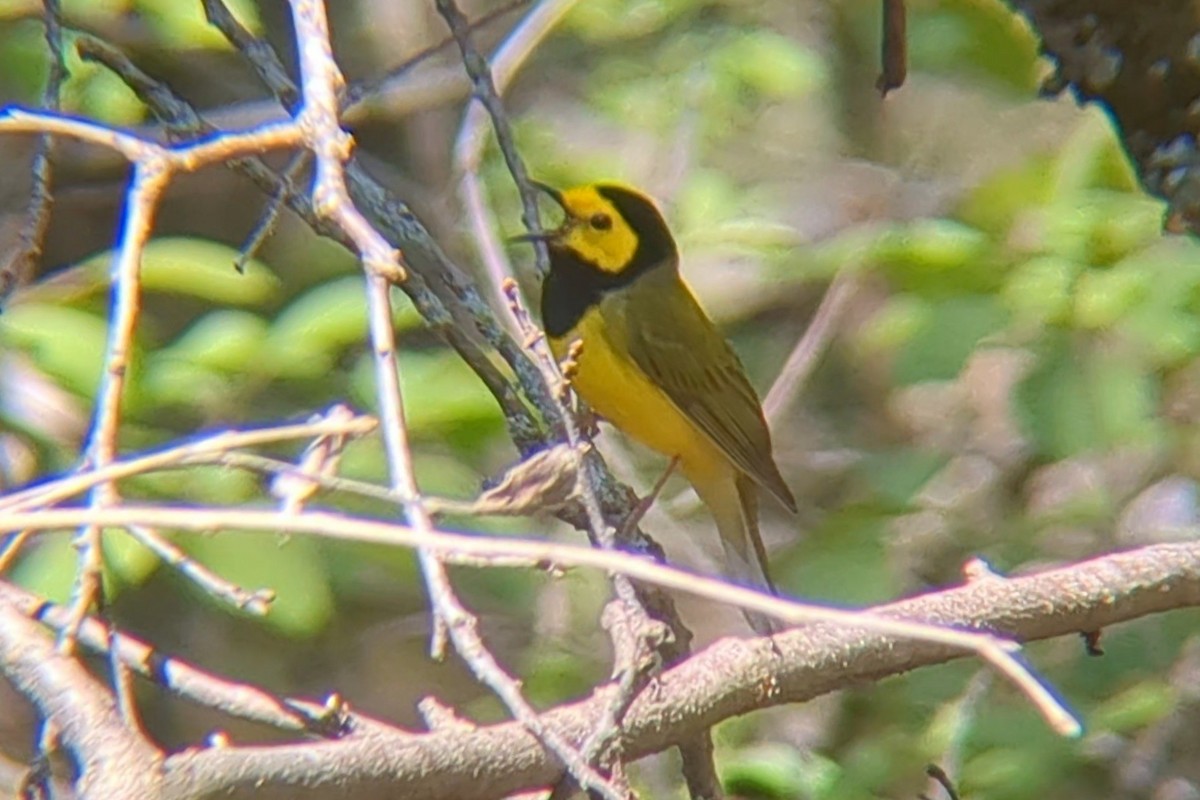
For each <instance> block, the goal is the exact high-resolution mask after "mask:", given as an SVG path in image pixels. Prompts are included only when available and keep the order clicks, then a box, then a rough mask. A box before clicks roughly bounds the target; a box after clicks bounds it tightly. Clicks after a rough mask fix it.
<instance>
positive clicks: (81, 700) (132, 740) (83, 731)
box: [0, 596, 163, 798]
mask: <svg viewBox="0 0 1200 800" xmlns="http://www.w3.org/2000/svg"><path fill="white" fill-rule="evenodd" d="M7 600H8V598H7V597H6V596H2V599H0V670H2V671H3V673H4V675H5V676H6V677H7V678H8V679H9V681H11V682H12V684H13V686H14V687H16V689H17V691H19V692H20V693H21V694H22V695H24V696H25V697H26V698H28V699H29V701H30V702H31V703H33V704H34V706H36V707H37V709H38V711H39V712H40V713H41V714H42V716H43V717H44V718H45V719H46V720H47V722H48V723H49V724H50V725H51V726H53V728H54V730H55V733H56V735H57V738H58V740H59V741H60V742H61V743H62V746H63V747H64V748H66V751H67V752H68V753H69V754H70V756H71V758H72V760H73V761H74V762H75V765H76V768H77V769H78V770H79V773H80V775H79V779H78V781H77V782H76V784H75V789H76V791H77V792H78V793H79V795H80V796H81V797H97V798H119V797H147V798H148V797H158V796H159V792H160V791H161V789H162V778H163V774H162V767H163V755H162V753H160V752H159V751H158V750H157V749H155V747H154V746H153V745H151V744H150V743H149V742H148V741H147V740H146V739H145V738H144V737H142V735H141V734H140V733H138V732H137V731H135V730H133V729H131V728H129V727H128V726H127V725H126V724H125V723H124V722H123V721H122V719H121V717H120V715H119V713H118V711H117V708H116V706H115V704H114V703H113V700H112V697H111V695H110V694H109V692H108V691H107V690H106V689H105V687H104V686H102V685H101V684H100V683H99V682H97V681H96V679H95V678H93V677H92V676H91V675H89V674H88V673H87V670H85V669H84V668H83V665H82V664H81V663H80V662H78V661H77V660H75V659H73V658H71V657H70V656H69V655H66V654H63V653H60V652H55V648H54V644H53V642H52V641H51V640H50V638H49V637H48V636H47V635H46V634H45V632H44V631H43V630H41V629H40V628H39V627H38V625H37V623H35V622H32V621H31V620H29V619H27V618H25V617H24V616H23V615H22V614H21V613H20V612H19V611H18V610H17V609H16V608H15V607H13V605H12V604H11V603H9V602H7ZM69 616H70V615H68V617H69ZM65 622H66V623H68V624H73V623H74V620H72V619H69V618H68V619H66V620H65ZM76 627H78V626H76Z"/></svg>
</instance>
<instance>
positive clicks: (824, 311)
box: [763, 270, 855, 421]
mask: <svg viewBox="0 0 1200 800" xmlns="http://www.w3.org/2000/svg"><path fill="white" fill-rule="evenodd" d="M854 290H855V276H854V275H853V274H852V273H851V272H850V271H849V270H842V271H841V272H839V273H838V274H837V275H836V276H835V277H834V279H833V281H832V282H831V283H830V284H829V288H827V289H826V290H825V294H824V296H823V297H822V298H821V303H820V305H818V306H817V311H816V313H815V314H813V318H812V321H811V322H809V323H808V327H807V328H805V330H804V335H803V336H801V337H800V339H799V341H797V342H796V346H795V347H793V348H792V352H791V353H789V354H788V357H787V360H786V361H785V362H784V363H783V367H782V368H781V369H780V370H779V376H778V377H776V378H775V382H774V383H773V384H771V388H770V390H769V391H768V392H767V396H766V397H765V398H764V399H763V414H764V415H765V416H766V418H767V419H768V420H775V421H777V420H778V419H779V415H780V414H782V413H783V412H784V411H786V410H787V407H788V405H789V404H790V403H791V402H792V401H793V400H794V399H795V397H796V395H798V394H799V393H800V390H801V389H802V388H803V387H804V384H805V383H807V382H808V378H809V376H810V375H812V371H813V369H814V368H815V367H816V365H817V362H818V361H819V360H820V358H821V356H822V355H823V354H824V353H825V350H826V348H827V347H828V346H829V341H830V339H831V338H832V337H833V331H834V328H835V326H836V325H837V322H838V319H840V318H841V316H842V312H843V311H844V310H845V308H846V304H847V303H848V302H849V301H850V298H851V297H853V296H854Z"/></svg>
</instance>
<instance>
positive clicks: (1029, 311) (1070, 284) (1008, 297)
mask: <svg viewBox="0 0 1200 800" xmlns="http://www.w3.org/2000/svg"><path fill="white" fill-rule="evenodd" d="M1083 270H1084V266H1083V265H1082V264H1080V263H1079V262H1076V261H1071V260H1070V259H1066V258H1058V257H1055V256H1043V257H1040V258H1032V259H1030V260H1029V261H1026V262H1025V263H1023V264H1021V265H1020V266H1018V267H1017V268H1016V269H1014V270H1013V271H1012V272H1011V273H1010V274H1009V276H1008V278H1007V280H1006V281H1005V283H1004V289H1003V291H1002V296H1003V298H1004V301H1005V305H1006V306H1008V308H1009V309H1010V310H1011V311H1012V312H1013V314H1014V315H1015V316H1016V317H1018V318H1019V319H1023V320H1027V321H1032V322H1038V323H1060V322H1066V321H1067V320H1068V319H1069V317H1070V314H1071V310H1072V306H1073V299H1074V298H1073V292H1072V290H1073V288H1074V286H1075V281H1076V278H1078V277H1079V275H1080V274H1081V273H1082V272H1083Z"/></svg>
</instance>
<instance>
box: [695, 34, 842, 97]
mask: <svg viewBox="0 0 1200 800" xmlns="http://www.w3.org/2000/svg"><path fill="white" fill-rule="evenodd" d="M712 58H713V62H714V63H715V65H716V68H717V69H720V70H724V71H726V72H728V73H729V74H730V75H731V76H733V77H734V78H735V79H736V80H737V81H738V82H739V83H740V84H742V85H743V86H744V87H745V88H747V89H751V90H753V91H756V92H760V93H762V94H763V95H765V96H766V97H768V98H770V99H776V100H783V99H788V98H795V97H799V96H801V95H803V94H807V93H808V92H811V91H814V90H816V89H818V88H819V87H820V86H822V85H823V84H824V83H825V82H826V81H827V80H828V75H827V72H826V68H825V62H824V61H823V60H822V59H821V57H820V56H819V55H818V54H817V53H816V52H814V51H813V50H810V49H809V48H807V47H804V46H802V45H801V44H800V43H799V42H798V41H797V40H795V39H792V38H789V37H787V36H781V35H780V34H778V33H775V32H774V31H766V30H756V31H748V32H746V33H743V34H741V35H739V36H737V37H735V38H734V39H733V40H732V41H731V42H729V44H727V45H725V46H724V47H721V48H718V49H717V51H716V52H715V53H714V54H713V55H712Z"/></svg>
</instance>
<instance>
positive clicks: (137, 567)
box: [102, 529, 161, 589]
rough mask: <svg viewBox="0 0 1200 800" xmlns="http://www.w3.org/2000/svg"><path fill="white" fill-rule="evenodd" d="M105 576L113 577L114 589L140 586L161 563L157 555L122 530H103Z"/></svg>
mask: <svg viewBox="0 0 1200 800" xmlns="http://www.w3.org/2000/svg"><path fill="white" fill-rule="evenodd" d="M102 541H103V542H104V566H105V570H106V573H107V574H106V576H105V577H115V578H117V579H118V582H116V583H115V584H114V589H116V588H117V587H119V586H121V585H124V586H141V585H142V584H143V583H145V582H146V580H147V579H148V578H149V577H150V576H151V575H153V574H154V573H155V572H156V571H157V570H158V566H159V564H160V563H161V562H160V561H159V558H158V556H157V555H155V554H154V553H153V552H152V551H151V550H150V549H148V548H147V547H145V546H144V545H143V544H141V542H139V541H137V540H136V539H134V538H133V537H132V536H130V535H129V534H128V533H126V532H125V531H123V530H119V529H113V530H105V531H104V538H103V540H102Z"/></svg>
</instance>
